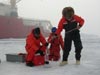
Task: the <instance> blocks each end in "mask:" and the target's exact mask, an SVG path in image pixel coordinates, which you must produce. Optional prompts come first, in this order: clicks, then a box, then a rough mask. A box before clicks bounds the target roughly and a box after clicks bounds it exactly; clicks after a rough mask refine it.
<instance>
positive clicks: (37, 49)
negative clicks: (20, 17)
mask: <svg viewBox="0 0 100 75" xmlns="http://www.w3.org/2000/svg"><path fill="white" fill-rule="evenodd" d="M40 43H42V46H41V45H40ZM46 44H47V43H46V40H45V38H44V37H43V35H42V34H41V32H40V28H35V29H33V30H32V32H31V33H30V34H29V35H28V36H27V39H26V46H25V48H26V52H27V55H26V65H27V66H30V67H32V66H36V63H37V64H38V62H37V61H35V60H38V61H40V62H42V64H44V55H45V50H46ZM38 54H39V55H40V58H39V59H36V57H35V55H38ZM41 58H42V59H43V60H42V59H41Z"/></svg>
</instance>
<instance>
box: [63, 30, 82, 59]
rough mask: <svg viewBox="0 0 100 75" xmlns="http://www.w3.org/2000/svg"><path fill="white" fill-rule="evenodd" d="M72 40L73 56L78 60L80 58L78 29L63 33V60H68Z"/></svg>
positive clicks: (80, 44) (80, 45)
mask: <svg viewBox="0 0 100 75" xmlns="http://www.w3.org/2000/svg"><path fill="white" fill-rule="evenodd" d="M72 41H73V42H74V46H75V58H76V60H80V58H81V50H82V48H83V46H82V42H81V38H80V33H79V31H78V30H77V31H73V32H70V33H68V34H65V39H64V51H63V61H67V60H68V56H69V52H70V51H71V46H72Z"/></svg>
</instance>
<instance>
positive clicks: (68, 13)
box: [55, 7, 84, 66]
mask: <svg viewBox="0 0 100 75" xmlns="http://www.w3.org/2000/svg"><path fill="white" fill-rule="evenodd" d="M62 15H63V17H62V18H61V20H60V22H59V25H58V30H57V31H56V35H55V36H57V35H59V34H60V33H61V31H62V30H63V29H65V38H64V51H63V59H62V62H61V63H60V66H63V65H66V64H68V56H69V52H70V51H71V45H72V41H73V42H74V46H75V58H76V64H80V58H81V50H82V48H83V46H82V42H81V38H80V33H79V32H80V31H79V29H80V28H81V27H82V26H83V24H84V20H83V19H82V18H81V17H79V16H78V15H75V12H74V9H73V8H72V7H65V8H64V9H63V11H62Z"/></svg>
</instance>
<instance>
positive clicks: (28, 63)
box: [26, 61, 34, 67]
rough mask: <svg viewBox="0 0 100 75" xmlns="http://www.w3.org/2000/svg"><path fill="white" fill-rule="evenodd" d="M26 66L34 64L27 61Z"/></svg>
mask: <svg viewBox="0 0 100 75" xmlns="http://www.w3.org/2000/svg"><path fill="white" fill-rule="evenodd" d="M26 66H29V67H33V66H34V64H33V63H32V62H31V61H30V62H27V63H26Z"/></svg>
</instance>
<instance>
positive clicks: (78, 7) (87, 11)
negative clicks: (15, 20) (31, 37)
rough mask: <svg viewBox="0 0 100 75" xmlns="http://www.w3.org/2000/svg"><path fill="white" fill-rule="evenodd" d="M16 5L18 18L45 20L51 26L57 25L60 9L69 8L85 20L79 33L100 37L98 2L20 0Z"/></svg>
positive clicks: (94, 0) (86, 0) (99, 5)
mask: <svg viewBox="0 0 100 75" xmlns="http://www.w3.org/2000/svg"><path fill="white" fill-rule="evenodd" d="M17 5H18V13H19V16H21V17H26V18H33V19H47V20H50V21H51V23H52V25H53V26H57V25H58V22H59V20H60V18H61V17H62V14H61V13H62V9H63V8H64V7H66V6H71V7H73V8H74V9H75V14H77V15H79V16H81V17H83V18H84V19H85V24H84V26H83V27H82V29H81V32H82V33H87V34H95V35H99V36H100V0H22V1H20V2H19V3H18V4H17Z"/></svg>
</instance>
